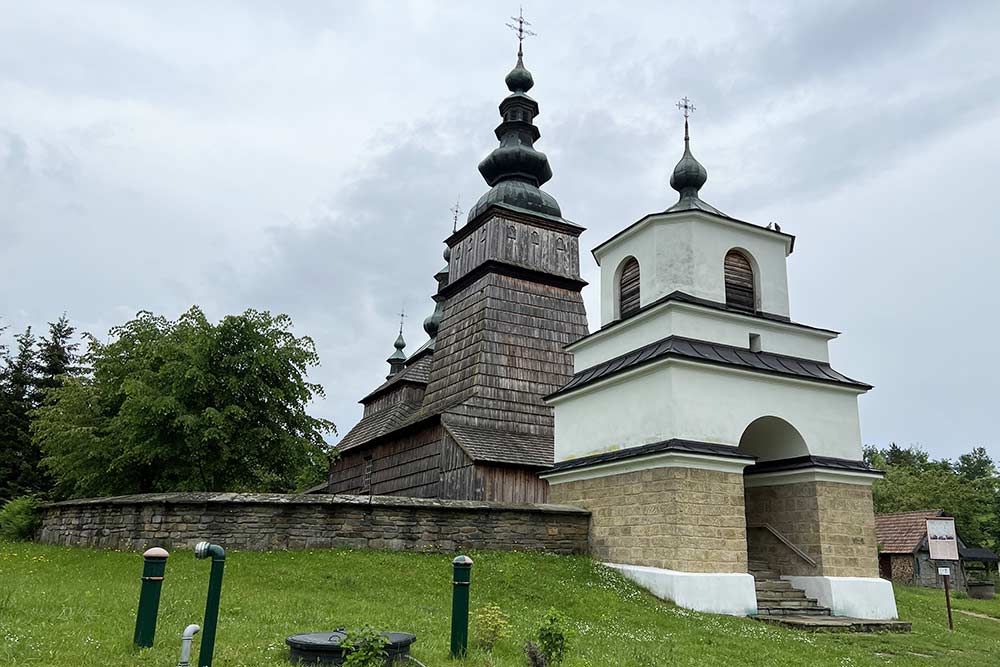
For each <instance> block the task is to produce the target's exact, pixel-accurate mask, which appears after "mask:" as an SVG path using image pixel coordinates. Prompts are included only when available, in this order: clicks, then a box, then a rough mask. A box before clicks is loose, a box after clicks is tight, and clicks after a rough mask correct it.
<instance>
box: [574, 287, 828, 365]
mask: <svg viewBox="0 0 1000 667" xmlns="http://www.w3.org/2000/svg"><path fill="white" fill-rule="evenodd" d="M751 333H756V334H758V335H760V340H761V349H763V350H765V351H767V352H774V353H777V354H787V355H789V356H793V357H801V358H803V359H813V360H815V361H821V362H827V363H828V362H829V360H830V356H829V348H828V343H829V341H830V340H832V339H833V338H835V337H836V334H835V333H833V332H827V331H817V330H814V329H803V328H801V327H794V326H791V325H788V324H783V323H781V322H771V321H768V320H762V319H760V318H754V317H749V316H743V315H737V314H733V313H729V312H721V311H716V310H712V309H711V308H705V307H702V306H695V305H691V304H687V303H683V302H679V301H669V302H667V303H664V304H662V305H660V306H657V307H656V308H653V309H651V310H649V311H647V312H645V313H642V314H640V315H636V316H635V317H631V318H629V319H627V320H625V321H623V322H621V323H620V324H618V325H616V326H615V327H614V328H612V329H611V330H609V331H606V332H604V333H600V332H598V333H595V334H594V335H592V336H590V337H589V338H586V339H585V340H583V341H580V342H578V343H574V344H573V345H570V346H569V348H568V349H569V350H570V351H572V352H573V363H574V368H575V370H576V371H577V372H579V371H582V370H584V369H586V368H590V367H591V366H595V365H597V364H599V363H601V362H603V361H607V360H608V359H613V358H614V357H617V356H618V355H621V354H626V353H628V352H631V351H632V350H635V349H638V348H640V347H642V346H643V345H647V344H649V343H653V342H655V341H658V340H661V339H663V338H666V337H667V336H671V335H673V336H684V337H686V338H694V339H696V340H706V341H711V342H713V343H723V344H725V345H734V346H736V347H744V348H745V347H748V346H749V340H750V334H751Z"/></svg>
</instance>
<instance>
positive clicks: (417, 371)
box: [358, 346, 433, 403]
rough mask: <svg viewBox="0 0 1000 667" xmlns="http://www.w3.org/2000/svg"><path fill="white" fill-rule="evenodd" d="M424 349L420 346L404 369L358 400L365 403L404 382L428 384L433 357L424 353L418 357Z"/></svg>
mask: <svg viewBox="0 0 1000 667" xmlns="http://www.w3.org/2000/svg"><path fill="white" fill-rule="evenodd" d="M425 347H426V346H425ZM423 349H424V348H420V350H417V351H416V352H414V353H413V356H412V357H410V361H408V362H407V364H406V366H405V367H404V368H403V370H402V371H400V372H399V373H396V374H395V375H393V376H392V377H390V378H389V379H388V380H386V381H385V382H383V383H382V384H380V385H379V386H378V387H377V388H376V389H374V390H373V391H372V392H371V393H370V394H368V395H367V396H365V397H364V398H362V399H361V400H360V401H358V402H359V403H365V402H367V401H369V400H371V399H373V398H375V397H376V396H378V395H379V394H381V393H383V392H385V391H386V390H387V389H389V388H391V387H394V386H396V385H398V384H400V383H403V382H410V383H413V384H423V385H425V384H427V382H428V378H429V377H430V373H431V359H432V358H433V357H432V356H431V355H430V354H424V355H422V356H420V357H417V355H418V354H420V353H421V351H422V350H423Z"/></svg>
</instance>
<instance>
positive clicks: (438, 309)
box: [424, 205, 457, 348]
mask: <svg viewBox="0 0 1000 667" xmlns="http://www.w3.org/2000/svg"><path fill="white" fill-rule="evenodd" d="M456 206H457V205H456ZM443 256H444V261H445V265H444V268H442V269H441V270H440V271H438V272H437V273H435V274H434V278H435V279H436V280H437V283H438V291H439V292H440V291H441V290H442V289H444V287H445V285H447V284H448V265H449V264H450V263H451V248H449V247H448V246H447V245H446V246H445V247H444V253H443ZM435 302H436V303H435V304H434V312H433V313H431V314H430V315H428V316H427V319H425V320H424V331H426V332H427V335H428V336H429V337H430V339H431V347H432V348H433V347H434V339H435V338H437V335H438V330H439V329H440V328H441V318H443V317H444V300H443V299H439V298H435Z"/></svg>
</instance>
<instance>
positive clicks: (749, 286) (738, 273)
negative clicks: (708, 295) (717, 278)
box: [725, 250, 757, 311]
mask: <svg viewBox="0 0 1000 667" xmlns="http://www.w3.org/2000/svg"><path fill="white" fill-rule="evenodd" d="M725 270H726V305H727V306H729V307H731V308H739V309H740V310H750V311H753V310H756V309H757V300H756V296H755V295H754V287H753V286H754V280H753V265H751V264H750V260H749V259H748V258H747V256H746V255H744V254H743V253H741V252H739V251H738V250H730V251H729V252H728V253H726V269H725Z"/></svg>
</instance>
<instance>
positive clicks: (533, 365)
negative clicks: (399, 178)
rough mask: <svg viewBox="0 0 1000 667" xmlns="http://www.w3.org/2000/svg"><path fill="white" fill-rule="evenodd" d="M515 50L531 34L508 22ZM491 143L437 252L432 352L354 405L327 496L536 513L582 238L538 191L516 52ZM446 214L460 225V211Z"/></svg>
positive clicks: (577, 305) (576, 311) (541, 175)
mask: <svg viewBox="0 0 1000 667" xmlns="http://www.w3.org/2000/svg"><path fill="white" fill-rule="evenodd" d="M517 21H518V23H517V26H516V29H517V30H518V37H519V41H520V40H523V37H524V35H525V34H526V31H525V30H524V25H525V24H526V22H524V21H523V19H517ZM505 82H506V84H507V88H508V90H509V94H508V95H507V96H506V97H505V98H504V99H503V101H502V102H501V103H500V118H501V121H500V124H499V125H498V126H497V128H496V130H495V134H496V137H497V139H498V141H499V145H498V146H497V147H496V148H494V149H493V151H492V152H490V154H489V155H487V156H486V158H485V159H483V161H482V162H481V163H480V164H479V172H480V173H481V174H482V176H483V178H484V180H485V181H486V184H487V185H488V186H489V190H488V191H487V192H486V193H485V194H483V195H482V197H480V199H479V201H478V202H477V203H476V205H475V206H474V207H472V210H471V211H469V214H468V220H467V222H466V224H465V225H464V226H462V227H461V228H457V224H456V228H455V229H454V232H453V233H452V234H451V236H449V237H448V238H447V239H446V240H445V245H446V247H445V251H444V258H445V262H446V265H445V267H444V268H443V269H442V270H441V271H439V272H438V273H437V275H436V276H435V278H436V279H437V282H438V289H437V293H436V294H435V295H434V301H435V304H436V305H435V309H434V313H433V314H432V315H431V316H430V317H428V318H427V320H425V322H424V328H425V330H426V331H427V333H428V336H429V340H428V341H427V342H426V343H425V344H424V345H423V346H421V347H420V348H419V349H418V350H417V351H415V352H414V353H413V354H412V355H411V356H410V357H409V358H408V359H406V358H405V355H403V353H402V348H401V347H398V342H401V340H402V339H400V341H398V342H397V353H396V354H394V355H393V357H391V358H390V360H389V363H390V366H391V372H390V375H389V377H388V379H387V380H386V382H385V383H383V384H382V385H381V386H380V387H378V388H377V389H375V390H374V391H373V392H372V393H371V394H369V395H368V396H366V397H365V398H364V399H362V401H361V402H362V403H363V404H364V406H365V412H364V417H363V418H362V420H361V421H360V422H359V423H358V424H357V425H356V426H355V427H354V428H352V429H351V431H350V432H349V433H348V434H347V435H346V436H345V437H344V438H343V439H342V440H341V441H340V443H338V448H339V449H340V451H341V459H340V460H339V461H337V462H336V463H335V464H334V465H333V467H332V468H331V472H330V483H329V485H328V491H330V492H332V493H366V494H367V493H372V494H397V495H408V496H421V497H437V498H460V499H470V500H495V501H505V502H545V501H546V500H547V498H548V484H547V483H546V482H545V481H544V480H541V479H540V478H539V477H538V475H537V473H538V472H540V471H542V470H544V469H546V468H548V467H549V466H551V465H552V462H553V440H554V435H555V428H554V417H553V408H552V407H551V406H550V405H547V404H546V403H545V401H544V397H545V396H546V395H548V394H551V393H552V392H555V391H556V390H558V389H559V388H560V387H562V386H563V385H565V384H566V383H567V382H569V380H570V378H571V377H572V375H573V359H572V355H571V354H570V353H569V352H567V351H566V350H565V349H564V348H565V347H566V346H567V345H569V344H570V343H572V342H574V341H576V340H577V339H579V338H581V337H583V336H585V335H586V334H587V316H586V312H585V310H584V305H583V299H582V297H581V295H580V290H581V289H582V288H583V287H584V285H585V284H586V283H585V282H584V281H583V280H581V279H580V255H579V236H580V234H581V233H582V232H583V231H584V230H583V228H582V227H580V226H578V225H576V224H574V223H572V222H570V221H568V220H566V219H565V218H563V217H562V211H561V209H560V207H559V204H558V203H557V202H556V200H555V198H553V197H552V196H551V195H550V194H548V193H546V192H545V191H543V190H542V189H541V187H542V186H543V185H544V184H545V183H546V182H548V181H549V180H550V179H551V178H552V169H551V167H550V166H549V162H548V158H547V157H546V156H545V154H544V153H542V152H540V151H539V150H537V149H536V148H535V147H534V144H535V142H536V141H538V139H539V137H540V132H539V130H538V127H537V126H536V125H535V124H534V121H535V118H536V117H537V116H538V113H539V107H538V103H537V102H536V101H535V100H534V99H532V98H531V97H530V96H529V95H528V91H530V90H531V89H532V87H533V86H534V80H533V77H532V75H531V73H530V72H529V71H528V70H527V69H526V68H525V66H524V57H523V51H522V49H521V48H520V46H519V48H518V53H517V62H516V64H515V66H514V68H513V69H512V70H511V71H510V73H509V74H507V77H506V79H505ZM454 211H455V215H456V220H455V222H456V223H457V215H458V210H457V205H456V209H455V210H454Z"/></svg>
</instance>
